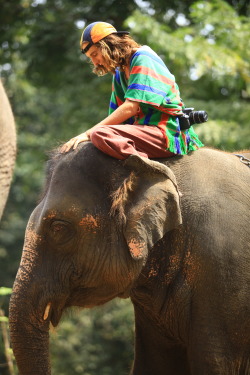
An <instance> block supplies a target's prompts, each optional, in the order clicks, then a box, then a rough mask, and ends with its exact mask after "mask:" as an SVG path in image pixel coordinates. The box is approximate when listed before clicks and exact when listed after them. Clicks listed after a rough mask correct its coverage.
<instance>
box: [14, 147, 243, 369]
mask: <svg viewBox="0 0 250 375" xmlns="http://www.w3.org/2000/svg"><path fill="white" fill-rule="evenodd" d="M161 162H162V164H160V163H156V162H154V161H150V160H149V161H147V160H143V159H140V158H137V157H134V156H132V157H130V158H128V159H127V161H125V162H121V161H117V160H114V159H112V158H110V157H108V156H106V155H104V154H102V153H101V152H99V151H98V150H97V149H95V148H94V146H92V144H90V143H88V144H85V145H83V146H80V147H78V149H77V151H75V152H71V153H69V154H67V155H65V156H60V155H57V156H56V157H54V159H53V161H52V162H51V163H50V165H49V168H48V176H47V184H46V187H45V191H44V194H43V196H42V198H41V201H40V203H39V205H38V206H37V207H36V209H35V210H34V212H33V214H32V215H31V218H30V221H29V224H28V227H27V230H26V239H25V244H24V250H23V255H22V261H21V265H20V268H19V271H18V274H17V278H16V281H15V285H14V293H13V295H12V298H11V304H10V323H11V324H10V326H11V339H12V345H13V349H14V353H15V356H16V359H17V363H18V366H19V371H20V375H29V374H34V373H35V374H37V375H39V374H43V375H45V374H46V375H47V374H50V365H49V360H48V341H49V336H48V330H49V322H50V321H51V322H52V324H53V325H55V326H56V325H57V324H58V322H59V320H60V317H61V314H62V312H63V310H64V309H65V308H67V307H70V306H82V307H92V306H96V305H100V304H103V303H105V302H107V301H109V300H111V299H112V298H115V297H121V298H127V297H130V298H131V300H132V302H133V304H134V308H135V324H136V339H135V360H134V365H133V369H132V372H131V374H133V375H155V374H157V375H163V374H164V375H166V374H168V375H201V374H202V375H225V374H227V375H236V374H237V375H240V374H250V299H249V285H250V233H249V215H250V191H249V185H250V171H249V169H248V168H247V167H246V166H245V165H244V164H242V163H240V161H239V160H238V158H237V157H235V156H232V155H230V154H226V153H223V152H220V151H216V150H208V149H201V150H199V151H196V152H193V153H191V154H190V155H188V156H184V157H174V158H171V159H168V160H161ZM176 181H177V183H178V187H177V185H176ZM180 197H181V198H180ZM27 340H29V345H25V346H24V345H23V343H24V342H27Z"/></svg>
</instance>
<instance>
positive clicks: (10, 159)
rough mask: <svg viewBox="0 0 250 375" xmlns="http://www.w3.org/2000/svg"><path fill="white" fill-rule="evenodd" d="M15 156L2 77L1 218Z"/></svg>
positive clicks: (10, 114) (0, 112)
mask: <svg viewBox="0 0 250 375" xmlns="http://www.w3.org/2000/svg"><path fill="white" fill-rule="evenodd" d="M15 156H16V131H15V123H14V117H13V114H12V110H11V107H10V103H9V100H8V98H7V95H6V93H5V91H4V88H3V85H2V82H1V79H0V219H1V217H2V214H3V210H4V207H5V204H6V201H7V198H8V194H9V189H10V183H11V178H12V172H13V168H14V163H15Z"/></svg>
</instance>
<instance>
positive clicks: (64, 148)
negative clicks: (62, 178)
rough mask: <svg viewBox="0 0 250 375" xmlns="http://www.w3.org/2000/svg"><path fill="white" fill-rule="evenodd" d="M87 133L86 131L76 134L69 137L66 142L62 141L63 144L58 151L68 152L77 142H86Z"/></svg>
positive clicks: (87, 139) (74, 147)
mask: <svg viewBox="0 0 250 375" xmlns="http://www.w3.org/2000/svg"><path fill="white" fill-rule="evenodd" d="M89 140H90V138H89V135H88V133H87V132H85V133H82V134H79V135H77V136H76V137H74V138H72V139H70V140H69V141H68V142H66V143H64V145H63V146H62V147H61V149H60V152H61V153H64V152H68V151H69V150H70V149H71V148H72V147H73V150H75V149H76V148H77V146H78V144H79V143H81V142H87V141H89Z"/></svg>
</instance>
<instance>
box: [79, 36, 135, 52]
mask: <svg viewBox="0 0 250 375" xmlns="http://www.w3.org/2000/svg"><path fill="white" fill-rule="evenodd" d="M112 34H119V35H128V34H130V32H129V31H115V32H113V33H110V34H109V35H112ZM106 36H108V35H106ZM104 38H106V37H104ZM104 38H103V39H104ZM100 40H102V39H100ZM100 40H99V41H100ZM82 43H84V40H83V41H82ZM88 43H89V44H88V45H87V46H86V47H85V48H83V49H82V50H81V52H82V53H83V54H85V53H86V52H88V50H89V49H90V47H92V46H93V45H94V44H96V43H98V42H96V43H93V42H89V41H88Z"/></svg>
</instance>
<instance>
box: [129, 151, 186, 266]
mask: <svg viewBox="0 0 250 375" xmlns="http://www.w3.org/2000/svg"><path fill="white" fill-rule="evenodd" d="M124 165H125V168H128V169H130V170H131V172H132V173H135V174H136V176H137V178H136V183H135V184H134V185H135V186H134V187H133V189H131V192H130V194H129V199H127V204H126V208H125V216H126V222H125V226H124V236H125V239H126V242H127V244H128V247H129V250H130V253H131V256H132V257H133V258H134V259H138V260H139V259H144V260H145V259H146V257H147V254H148V249H150V248H152V247H153V246H154V244H155V243H156V242H157V241H159V240H160V239H161V238H162V237H163V236H164V234H165V233H166V232H168V231H171V230H172V229H174V228H176V227H178V226H179V225H180V224H181V223H182V217H181V210H180V193H179V191H178V187H177V182H176V178H175V175H174V173H173V172H172V171H171V169H170V168H169V167H167V166H166V165H164V164H161V163H159V162H156V161H153V160H149V159H146V158H143V157H139V156H137V155H131V156H130V157H129V158H128V159H127V160H126V161H125V162H124Z"/></svg>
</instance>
